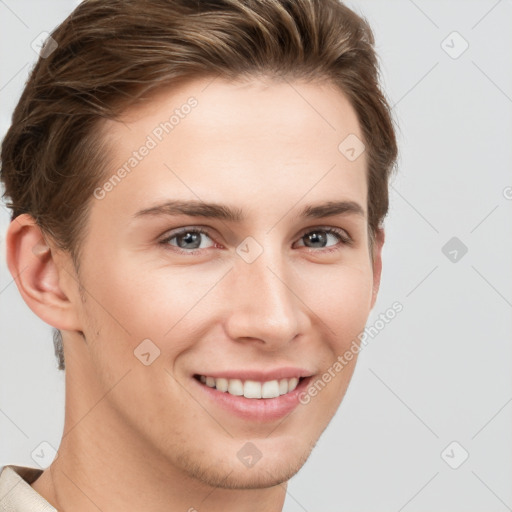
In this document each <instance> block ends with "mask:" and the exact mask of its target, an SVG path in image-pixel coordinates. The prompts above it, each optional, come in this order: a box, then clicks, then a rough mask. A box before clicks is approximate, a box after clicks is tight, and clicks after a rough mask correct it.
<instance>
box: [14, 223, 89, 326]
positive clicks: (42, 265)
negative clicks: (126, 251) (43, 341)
mask: <svg viewBox="0 0 512 512" xmlns="http://www.w3.org/2000/svg"><path fill="white" fill-rule="evenodd" d="M6 244H7V252H6V257H7V266H8V268H9V271H10V273H11V275H12V276H13V278H14V281H15V282H16V285H17V287H18V290H19V291H20V294H21V296H22V297H23V300H24V301H25V302H26V304H27V306H28V307H29V308H30V309H31V310H32V311H33V312H34V313H35V314H36V315H37V316H38V317H39V318H41V320H43V321H44V322H46V323H47V324H49V325H51V326H53V327H56V328H57V329H61V330H71V331H73V330H77V331H79V330H81V326H80V324H79V316H78V311H77V307H76V305H77V299H78V297H79V294H78V281H77V278H76V272H75V269H74V266H73V265H72V263H71V258H70V257H69V256H66V255H64V254H62V252H61V251H58V250H57V249H56V248H54V247H53V245H50V244H49V243H47V241H46V239H45V237H44V236H43V234H42V231H41V229H40V228H39V226H38V225H37V224H36V222H35V220H34V218H33V217H32V216H30V215H28V214H26V213H24V214H22V215H19V216H18V217H16V218H15V219H13V220H12V221H11V223H10V225H9V227H8V229H7V237H6ZM70 299H71V300H70Z"/></svg>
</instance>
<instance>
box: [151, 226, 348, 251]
mask: <svg viewBox="0 0 512 512" xmlns="http://www.w3.org/2000/svg"><path fill="white" fill-rule="evenodd" d="M318 231H323V232H325V233H328V234H332V235H336V236H337V237H338V239H339V240H340V242H341V245H340V244H337V245H335V246H334V247H332V248H329V247H328V248H320V249H314V248H312V247H306V249H309V251H312V252H323V253H332V252H336V251H339V250H340V249H341V248H342V247H343V246H344V245H347V246H351V245H352V244H353V243H354V241H353V240H352V238H350V236H348V234H347V233H346V231H345V230H343V229H338V228H333V227H315V228H313V229H309V230H308V231H305V232H303V234H302V235H301V236H300V237H299V240H300V239H302V238H304V237H305V236H306V235H308V234H310V233H316V232H318ZM186 233H201V234H203V235H206V236H208V237H209V238H210V239H211V240H212V241H213V238H212V237H211V236H210V234H209V232H208V230H206V229H204V228H201V227H193V226H192V227H188V228H183V229H180V230H178V231H176V232H174V233H171V234H170V235H169V236H167V237H165V238H164V239H163V240H160V242H159V244H161V245H163V246H164V247H165V248H169V247H170V248H171V249H170V250H171V251H175V252H177V253H178V254H186V255H187V256H190V255H194V254H197V253H200V252H201V251H204V250H205V249H192V250H190V251H187V250H185V249H181V248H179V247H177V246H174V245H172V246H171V245H169V243H168V242H170V241H171V240H172V239H174V238H176V237H179V236H180V235H184V234H186Z"/></svg>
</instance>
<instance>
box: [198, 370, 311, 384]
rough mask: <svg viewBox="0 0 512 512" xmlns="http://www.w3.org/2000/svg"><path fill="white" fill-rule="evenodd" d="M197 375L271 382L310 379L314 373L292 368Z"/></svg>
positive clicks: (213, 372)
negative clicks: (301, 378)
mask: <svg viewBox="0 0 512 512" xmlns="http://www.w3.org/2000/svg"><path fill="white" fill-rule="evenodd" d="M196 375H204V376H205V377H213V378H214V379H222V378H224V379H240V380H254V381H260V382H267V381H270V380H279V379H292V378H293V377H297V378H300V377H310V376H311V375H313V373H312V372H310V371H308V370H305V369H304V368H294V367H291V366H287V367H283V368H275V369H274V370H264V371H262V370H229V371H225V372H215V371H212V372H209V371H206V372H205V373H197V374H196Z"/></svg>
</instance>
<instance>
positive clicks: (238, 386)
mask: <svg viewBox="0 0 512 512" xmlns="http://www.w3.org/2000/svg"><path fill="white" fill-rule="evenodd" d="M228 393H229V394H230V395H236V396H242V395H243V394H244V386H243V384H242V381H241V380H240V379H229V381H228Z"/></svg>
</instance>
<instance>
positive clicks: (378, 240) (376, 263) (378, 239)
mask: <svg viewBox="0 0 512 512" xmlns="http://www.w3.org/2000/svg"><path fill="white" fill-rule="evenodd" d="M384 238H385V233H384V228H379V229H377V232H376V233H375V242H374V244H373V291H372V302H371V307H370V309H373V306H374V305H375V302H376V300H377V295H378V293H379V287H380V278H381V273H382V246H383V245H384Z"/></svg>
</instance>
